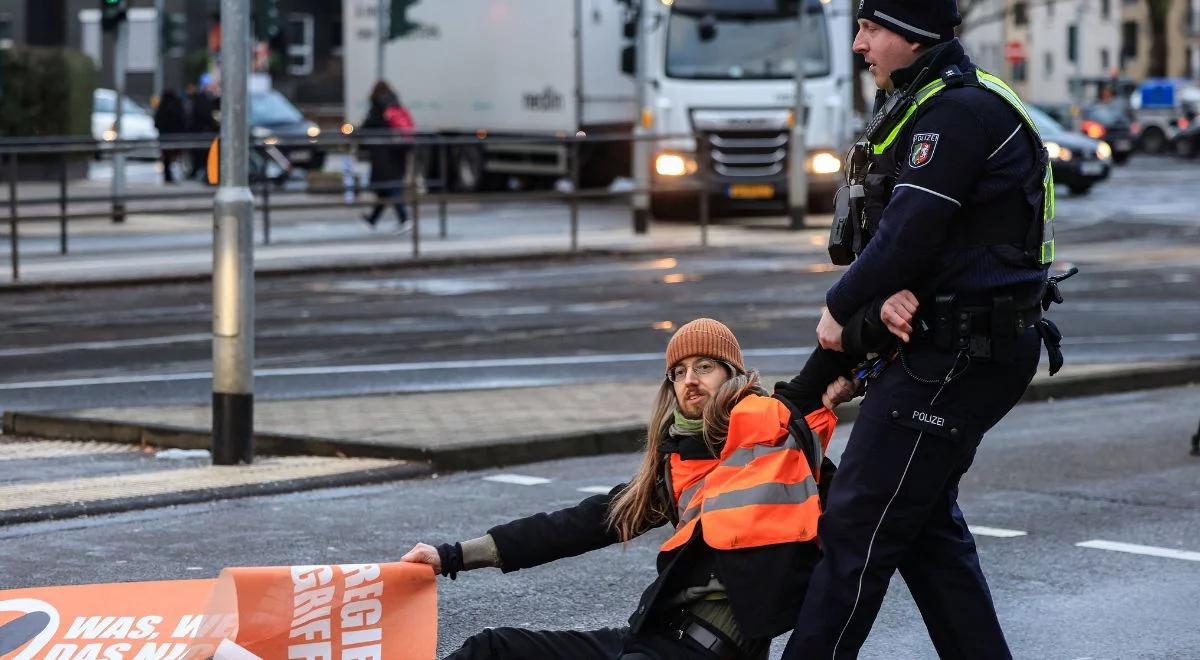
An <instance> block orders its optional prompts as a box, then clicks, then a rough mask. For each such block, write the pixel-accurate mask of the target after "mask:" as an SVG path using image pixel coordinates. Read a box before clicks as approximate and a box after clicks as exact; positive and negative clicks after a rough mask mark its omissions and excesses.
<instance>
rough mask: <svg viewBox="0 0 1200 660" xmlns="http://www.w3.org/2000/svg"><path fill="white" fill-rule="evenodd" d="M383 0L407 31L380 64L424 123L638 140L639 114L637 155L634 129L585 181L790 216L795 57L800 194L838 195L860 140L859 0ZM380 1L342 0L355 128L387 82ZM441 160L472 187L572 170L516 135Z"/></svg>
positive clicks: (584, 159) (594, 156) (587, 171)
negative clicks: (802, 176) (855, 134)
mask: <svg viewBox="0 0 1200 660" xmlns="http://www.w3.org/2000/svg"><path fill="white" fill-rule="evenodd" d="M384 1H385V2H388V3H389V4H390V6H391V12H390V17H389V20H390V21H391V22H392V23H394V24H395V26H396V28H395V29H392V30H390V31H389V32H390V33H391V34H392V35H394V38H391V39H389V40H388V41H387V43H386V45H385V46H384V47H383V59H382V65H383V66H382V71H383V77H384V78H385V79H386V80H387V81H388V82H389V83H391V84H392V86H393V87H395V88H396V91H397V92H398V93H399V95H400V97H401V98H402V99H403V101H404V103H405V104H406V105H407V106H408V107H409V109H410V110H411V111H412V112H413V115H414V118H415V120H416V123H417V127H418V129H419V130H421V131H434V132H438V133H442V134H445V135H451V136H473V135H487V136H490V137H512V136H541V137H554V136H570V135H576V134H578V133H580V132H584V133H586V134H588V135H589V136H595V135H597V134H615V135H617V136H620V137H630V136H632V135H633V134H634V132H635V123H636V124H637V127H636V132H637V134H638V136H639V138H640V139H642V141H641V142H639V145H640V146H639V147H638V148H637V149H636V152H637V153H638V154H639V156H638V158H637V162H636V165H637V166H636V167H633V166H632V165H634V164H635V163H633V161H632V153H633V152H635V150H634V149H633V148H632V145H631V144H630V143H629V142H628V141H623V142H608V143H604V146H605V147H606V148H604V149H599V148H598V147H597V145H596V144H589V145H587V148H586V149H584V150H583V152H582V154H581V158H580V161H581V169H582V171H583V179H584V183H585V185H589V184H590V185H595V184H603V183H607V182H608V181H609V180H611V178H612V176H615V175H618V174H625V175H628V174H629V173H630V172H631V171H633V172H634V173H635V178H636V179H637V182H638V184H639V188H640V189H645V188H647V187H650V186H653V187H654V188H655V190H656V193H655V195H654V196H653V199H651V200H650V205H651V206H652V207H653V210H654V211H655V214H656V215H693V211H692V210H691V209H690V206H691V205H692V203H694V202H696V201H697V194H696V192H695V191H696V189H697V186H698V185H702V186H703V187H705V188H707V189H708V190H709V192H710V195H711V198H712V199H713V200H714V201H716V202H718V205H717V207H716V208H731V209H733V210H735V211H737V210H750V209H762V210H767V211H779V212H782V211H784V210H785V206H786V203H787V202H788V197H789V195H793V196H794V191H791V186H792V184H791V183H789V170H788V168H789V156H788V154H789V152H790V151H791V145H790V140H789V133H790V128H789V127H790V124H791V122H792V121H793V114H794V113H793V112H792V110H793V108H794V105H795V90H796V84H795V75H796V73H797V72H798V70H800V71H803V72H804V73H805V78H806V81H805V102H806V106H807V112H806V113H805V115H806V119H807V121H806V122H805V132H804V134H805V142H806V146H807V150H808V155H807V157H806V161H807V162H806V164H805V167H806V170H807V172H808V176H807V186H808V187H807V191H804V192H803V193H802V194H808V195H811V196H813V199H814V202H813V203H815V204H816V205H818V206H827V205H828V200H830V199H832V192H833V190H834V189H835V188H836V187H837V186H838V185H840V184H841V179H842V172H841V161H840V156H841V154H842V153H843V151H844V149H845V147H846V146H847V144H848V142H849V140H850V137H851V136H850V135H849V127H850V118H851V115H852V109H851V84H852V74H851V53H850V39H851V35H852V30H853V19H852V13H851V11H850V0H453V1H452V0H384ZM379 3H380V0H346V2H345V3H344V5H343V7H344V11H345V21H344V29H345V40H344V48H345V57H344V60H345V67H346V75H345V85H346V90H345V98H346V115H347V116H346V119H347V121H349V122H351V123H358V122H359V121H361V120H362V118H363V117H364V116H365V115H366V112H367V107H368V103H367V97H368V94H369V92H370V88H371V86H372V85H374V83H375V81H376V80H377V78H378V77H379V70H380V69H379V66H378V64H379V62H380V59H379V56H378V52H379V51H378V49H379V41H378V35H379V33H380V30H379V26H380V20H379V15H378V7H379V6H380V4H379ZM802 7H803V11H804V22H803V29H802V30H797V20H798V18H799V16H798V12H800V11H801V8H802ZM639 31H640V34H639ZM634 37H637V38H636V39H635V38H634ZM635 44H640V49H638V48H636V47H635ZM800 53H803V55H802V56H801V55H800ZM800 59H803V60H804V61H803V62H802V63H800V62H798V60H800ZM637 68H640V69H641V70H642V72H643V75H644V80H643V87H642V93H641V95H640V96H641V100H642V103H643V105H642V107H640V108H639V107H638V106H637V103H638V97H639V95H638V94H637V85H636V82H635V77H634V75H633V74H634V69H637ZM647 140H649V141H647ZM702 146H703V147H705V148H704V149H700V147H702ZM434 158H435V159H436V154H435V155H434ZM447 160H448V161H449V164H450V178H451V180H452V182H453V183H454V184H455V185H456V187H457V188H459V189H463V190H473V189H475V188H477V187H479V185H480V183H481V182H482V181H483V179H484V177H485V175H488V174H491V175H500V176H504V175H540V176H551V177H556V176H565V175H567V174H568V172H569V165H570V162H569V149H568V148H567V147H565V146H563V145H561V144H555V143H551V142H541V143H536V142H519V141H518V142H515V143H514V142H513V141H512V140H486V141H479V142H474V141H473V142H472V143H471V144H467V145H462V146H456V147H453V148H450V149H448V150H447ZM700 161H704V162H700ZM676 170H677V171H676ZM701 175H702V176H703V177H704V179H703V181H695V180H693V179H694V177H695V176H701ZM672 188H674V190H671V189H672ZM637 204H638V207H639V209H640V208H641V204H642V203H641V202H640V201H639V202H637ZM639 212H640V211H639Z"/></svg>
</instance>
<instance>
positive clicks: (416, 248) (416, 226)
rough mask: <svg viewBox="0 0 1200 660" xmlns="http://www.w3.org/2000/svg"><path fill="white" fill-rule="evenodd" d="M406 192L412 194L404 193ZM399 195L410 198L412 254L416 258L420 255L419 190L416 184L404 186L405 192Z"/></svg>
mask: <svg viewBox="0 0 1200 660" xmlns="http://www.w3.org/2000/svg"><path fill="white" fill-rule="evenodd" d="M407 192H411V193H412V194H411V195H407V194H405V193H407ZM401 195H403V196H402V197H401V199H404V197H409V198H410V199H412V256H413V259H416V258H417V257H419V256H421V191H420V190H417V187H416V186H405V192H404V193H401Z"/></svg>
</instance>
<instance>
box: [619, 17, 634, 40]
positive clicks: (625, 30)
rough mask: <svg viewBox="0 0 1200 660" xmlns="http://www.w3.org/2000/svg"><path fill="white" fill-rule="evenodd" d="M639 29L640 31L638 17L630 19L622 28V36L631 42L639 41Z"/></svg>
mask: <svg viewBox="0 0 1200 660" xmlns="http://www.w3.org/2000/svg"><path fill="white" fill-rule="evenodd" d="M637 29H638V24H637V17H636V16H634V17H632V18H630V19H629V20H627V21H625V25H623V26H622V27H621V34H622V36H624V37H625V38H626V39H629V40H633V39H637Z"/></svg>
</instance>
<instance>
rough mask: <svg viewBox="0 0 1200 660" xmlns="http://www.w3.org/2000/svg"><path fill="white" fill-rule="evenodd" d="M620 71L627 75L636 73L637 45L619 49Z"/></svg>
mask: <svg viewBox="0 0 1200 660" xmlns="http://www.w3.org/2000/svg"><path fill="white" fill-rule="evenodd" d="M621 73H624V74H626V75H629V76H634V75H637V46H626V47H624V48H622V49H621Z"/></svg>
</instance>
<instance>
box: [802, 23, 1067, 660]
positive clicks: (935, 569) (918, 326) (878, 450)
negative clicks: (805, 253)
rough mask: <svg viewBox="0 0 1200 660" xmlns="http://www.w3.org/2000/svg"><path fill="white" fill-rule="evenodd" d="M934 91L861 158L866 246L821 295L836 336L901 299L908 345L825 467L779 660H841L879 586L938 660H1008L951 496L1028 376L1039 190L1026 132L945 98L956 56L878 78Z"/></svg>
mask: <svg viewBox="0 0 1200 660" xmlns="http://www.w3.org/2000/svg"><path fill="white" fill-rule="evenodd" d="M864 4H865V5H867V6H866V11H868V12H869V11H871V9H872V5H883V4H888V3H879V2H867V3H864ZM890 4H893V5H894V4H897V3H895V2H893V3H890ZM952 4H953V3H951V5H952ZM859 11H860V14H859V15H860V17H865V18H870V19H872V20H875V21H876V22H877V23H880V24H881V25H884V26H885V27H890V26H889V25H888V24H887V22H886V20H881V19H879V18H876V17H874V16H872V15H867V16H864V9H863V8H862V6H860V10H859ZM894 16H895V14H894V13H887V15H886V17H885V18H894ZM955 17H957V15H955ZM904 26H905V27H907V28H912V29H917V28H916V27H914V26H913V25H912V22H911V21H904ZM922 34H925V33H922ZM960 74H961V75H960ZM979 75H980V76H982V75H986V74H982V73H980V74H979ZM939 76H945V77H946V79H947V80H949V82H950V84H949V85H948V86H947V87H946V88H945V89H943V90H941V91H940V92H939V93H937V95H936V96H933V97H931V98H930V99H929V100H928V101H927V102H924V103H922V104H921V105H920V107H919V109H918V111H917V112H916V114H915V116H912V117H910V118H908V119H907V120H906V122H905V123H903V127H902V128H901V129H900V130H899V132H898V133H897V134H894V135H892V136H891V137H892V138H893V139H892V140H891V142H890V146H889V147H888V149H887V150H886V151H884V152H883V153H880V154H877V156H876V158H874V159H873V163H872V167H871V170H870V172H871V174H870V175H869V176H868V177H867V181H866V204H865V205H866V213H865V218H866V221H865V225H866V227H865V228H866V229H867V230H868V234H869V235H870V240H869V242H868V243H867V244H866V246H865V248H864V249H863V250H862V251H861V253H860V254H859V255H858V259H857V260H856V261H855V262H854V264H853V265H852V266H851V267H850V269H849V270H848V271H846V272H845V273H844V275H843V276H842V278H841V279H840V280H839V281H838V282H837V283H836V284H835V285H834V287H833V288H832V289H830V291H829V292H828V295H827V297H826V303H827V305H828V308H829V311H830V313H831V314H832V316H833V317H834V319H835V320H837V321H838V322H839V323H843V324H845V323H846V321H847V320H848V319H849V318H850V317H851V315H852V314H853V313H854V311H855V310H856V309H858V308H860V307H863V306H864V305H867V304H868V303H869V302H870V301H872V300H873V299H877V298H879V297H885V296H887V295H889V294H891V293H894V292H896V291H898V290H901V289H910V290H912V291H913V292H914V293H916V294H917V296H918V299H919V300H920V306H921V308H920V310H919V311H918V319H919V321H916V322H914V329H915V330H916V331H915V332H914V336H913V339H912V341H911V342H910V343H909V344H907V345H906V346H904V347H902V350H901V351H900V353H899V355H898V357H897V358H895V359H893V361H892V362H891V363H890V364H889V365H888V366H887V368H886V369H885V370H884V371H883V372H882V374H880V375H879V376H878V378H877V379H876V380H875V381H874V382H872V383H871V384H870V386H869V389H868V390H867V394H866V398H865V399H864V401H863V404H862V408H861V411H860V413H859V416H858V419H857V421H856V422H855V424H854V430H853V432H852V434H851V437H850V440H849V443H848V445H847V447H846V450H845V452H844V453H843V454H842V457H841V462H840V465H839V469H838V473H837V478H836V479H835V480H834V482H833V485H832V487H831V489H830V492H829V498H828V503H827V506H826V509H825V512H824V514H823V516H822V518H821V522H820V527H819V535H820V541H821V544H822V548H823V551H824V553H825V554H824V557H823V559H822V560H821V561H820V563H819V564H818V565H817V567H816V568H815V570H814V574H813V577H812V580H811V582H810V585H809V592H808V594H807V596H806V599H805V603H804V605H803V607H802V610H801V613H800V615H799V617H798V619H797V624H796V628H795V632H794V633H793V635H792V638H791V639H790V641H789V643H788V646H787V649H786V651H785V653H784V657H785V658H852V657H856V656H857V654H858V650H859V648H860V647H861V646H862V644H863V642H864V640H865V639H866V637H867V635H868V633H869V632H870V629H871V625H872V623H873V622H874V619H875V616H876V615H877V613H878V611H879V607H880V605H881V603H882V600H883V597H884V594H885V592H886V590H887V587H888V584H889V582H890V580H891V577H892V575H893V573H894V572H895V571H896V570H899V571H900V574H901V576H902V577H903V578H904V580H905V582H906V583H907V585H908V588H909V590H910V591H911V592H912V596H913V599H914V600H915V601H916V604H917V606H918V608H919V609H920V611H921V615H922V617H923V618H924V620H925V624H926V626H927V627H928V629H929V634H930V637H931V639H932V641H933V644H934V647H935V648H936V650H937V652H938V654H939V655H940V656H941V657H943V658H972V659H977V658H1009V657H1011V654H1010V653H1009V650H1008V647H1007V644H1006V642H1005V639H1004V634H1003V632H1002V630H1001V627H1000V623H999V621H998V619H997V616H996V611H995V608H994V606H993V603H992V597H991V593H990V591H989V589H988V585H987V580H986V579H985V578H984V575H983V572H982V570H981V569H980V565H979V557H978V554H977V551H976V547H975V541H974V539H973V538H972V536H971V532H970V530H969V529H968V528H967V524H966V521H965V520H964V518H963V514H962V511H961V510H960V509H959V506H958V484H959V480H960V479H961V477H962V475H963V474H964V473H965V472H966V471H967V469H968V468H969V467H970V466H971V463H972V461H973V459H974V457H975V452H976V449H977V447H978V446H979V444H980V441H981V440H982V439H983V436H984V434H985V433H986V432H987V431H988V430H989V429H990V428H991V427H992V426H993V425H995V424H996V423H997V422H998V421H1000V419H1001V418H1002V417H1003V416H1004V415H1005V414H1006V413H1008V411H1009V410H1010V409H1012V408H1013V406H1015V405H1016V403H1017V402H1018V400H1019V399H1020V398H1021V396H1022V395H1023V393H1024V392H1025V389H1026V387H1027V386H1028V384H1029V382H1030V381H1031V380H1032V378H1033V374H1034V372H1035V370H1036V368H1037V365H1038V360H1039V357H1040V352H1041V351H1040V349H1041V346H1040V340H1041V337H1040V333H1039V327H1038V326H1039V325H1041V324H1044V323H1045V322H1043V321H1042V320H1041V308H1040V301H1041V298H1042V295H1043V293H1044V291H1045V283H1046V279H1047V268H1046V264H1045V263H1044V260H1038V259H1036V258H1030V257H1031V246H1030V243H1031V242H1030V241H1028V240H1025V239H1026V238H1027V234H1028V233H1029V232H1030V229H1031V227H1035V228H1037V229H1042V228H1040V227H1036V223H1037V221H1038V220H1040V219H1041V218H1042V212H1043V211H1044V210H1045V208H1047V207H1045V204H1046V203H1047V202H1048V203H1049V205H1050V207H1049V208H1052V204H1053V197H1052V185H1053V184H1052V180H1049V179H1047V180H1048V181H1049V189H1050V191H1051V192H1050V194H1049V195H1048V197H1049V199H1048V200H1046V199H1042V198H1041V197H1039V196H1038V195H1037V194H1036V189H1037V187H1038V186H1039V185H1040V184H1041V181H1040V177H1042V176H1043V173H1042V170H1041V168H1044V167H1045V162H1046V161H1045V158H1044V153H1043V151H1042V146H1041V142H1040V140H1039V139H1038V137H1037V134H1036V130H1035V129H1033V128H1031V127H1029V126H1028V123H1027V122H1026V121H1025V120H1024V119H1023V118H1022V115H1021V112H1019V111H1018V110H1017V109H1015V107H1014V105H1013V104H1012V103H1011V102H1006V99H1005V98H1003V97H1002V96H1001V95H1000V94H998V93H996V92H995V91H994V90H989V89H985V88H983V87H982V86H980V85H978V84H963V79H964V78H965V79H966V80H968V81H975V82H977V80H976V70H975V67H974V66H973V65H972V64H971V62H970V60H969V58H968V57H967V56H966V54H965V53H964V51H963V48H962V46H961V45H960V44H959V43H958V41H957V40H953V39H951V40H950V41H948V42H947V41H942V42H940V43H938V44H937V45H935V46H934V47H933V48H932V49H930V50H928V51H926V52H925V53H923V54H922V56H921V57H919V58H918V59H917V61H916V62H915V63H914V64H913V65H911V66H909V67H907V68H905V69H903V70H899V71H896V72H894V73H893V74H892V79H893V82H894V83H895V87H896V89H905V88H908V89H915V88H919V87H921V86H923V85H925V84H926V83H927V82H929V81H936V80H937V79H938V77H939ZM918 77H922V78H923V79H918V80H914V79H916V78H918ZM910 84H911V86H910ZM1008 91H1011V90H1008ZM1013 97H1014V98H1015V95H1013ZM1039 207H1041V208H1039ZM1051 213H1052V211H1051ZM1040 238H1041V237H1040V236H1039V237H1038V239H1037V240H1040ZM1037 240H1034V241H1032V242H1033V244H1034V245H1036V243H1037ZM1052 250H1053V248H1052V243H1050V252H1051V254H1052ZM1034 251H1036V248H1034ZM1043 253H1044V250H1043ZM1043 256H1045V255H1044V254H1043ZM1041 332H1042V333H1045V332H1046V330H1045V328H1044V327H1043V328H1042V330H1041ZM1050 343H1053V341H1051V342H1049V343H1048V345H1050ZM1055 348H1056V347H1055Z"/></svg>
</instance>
